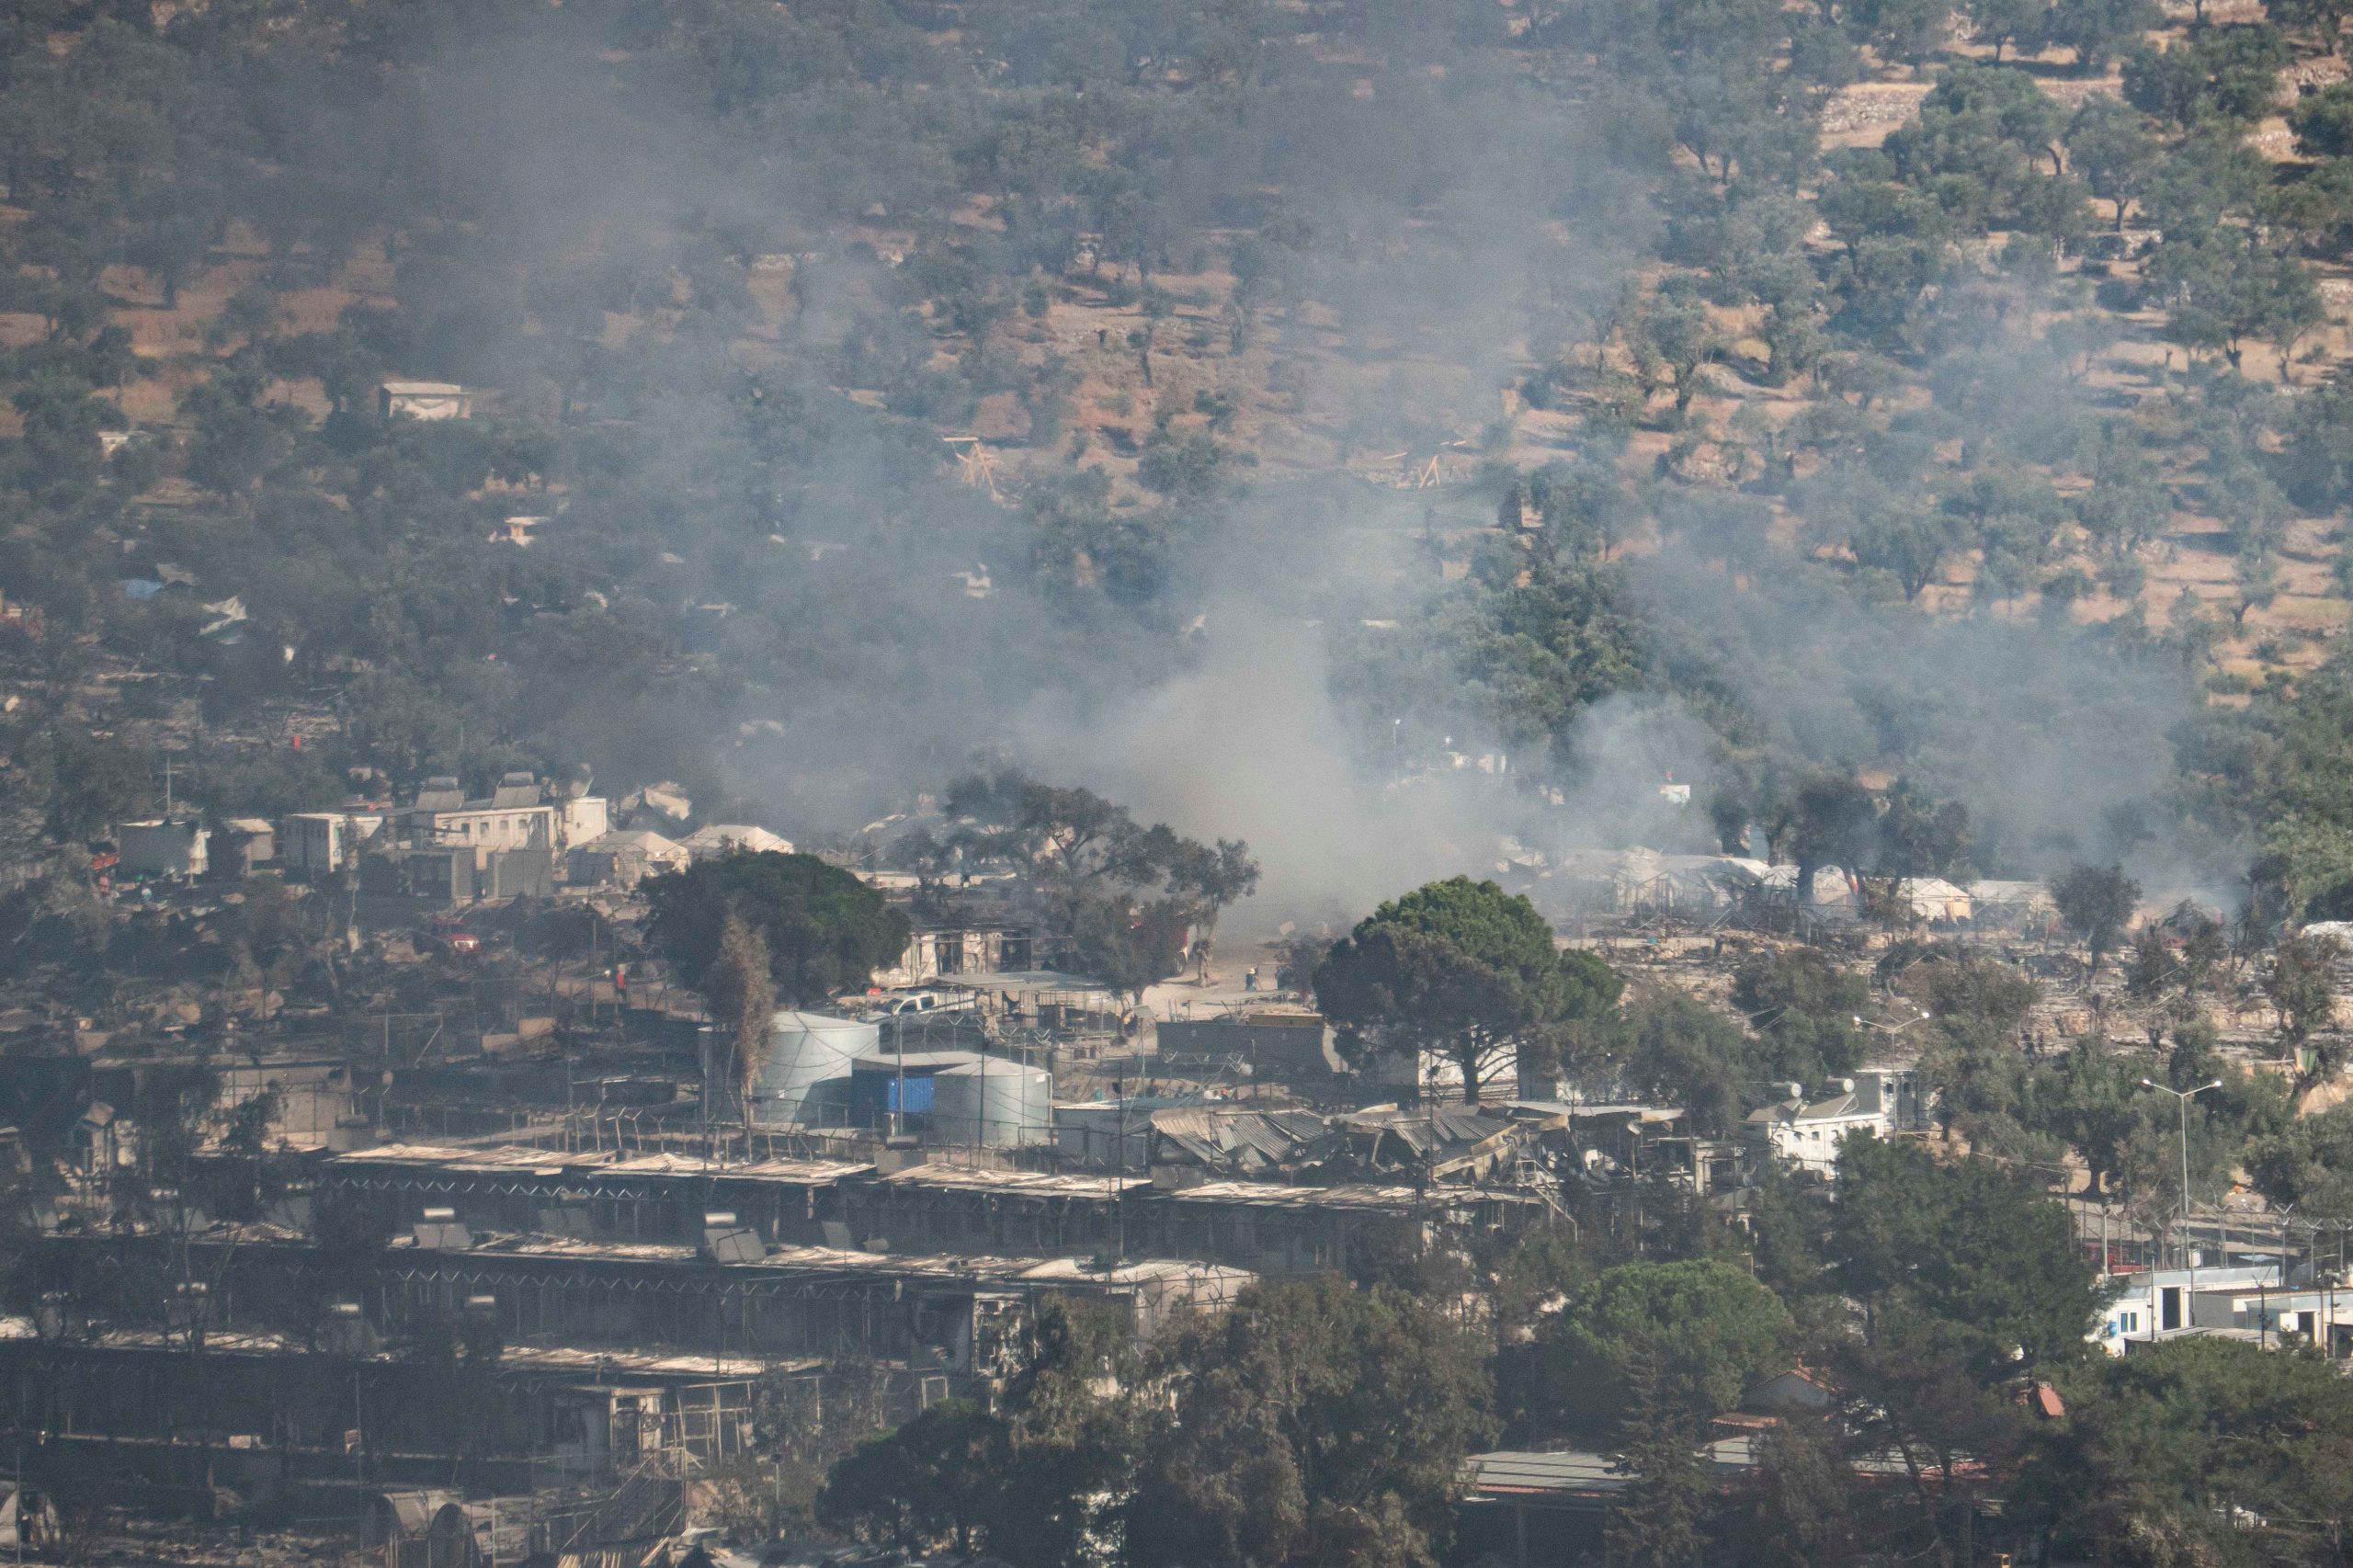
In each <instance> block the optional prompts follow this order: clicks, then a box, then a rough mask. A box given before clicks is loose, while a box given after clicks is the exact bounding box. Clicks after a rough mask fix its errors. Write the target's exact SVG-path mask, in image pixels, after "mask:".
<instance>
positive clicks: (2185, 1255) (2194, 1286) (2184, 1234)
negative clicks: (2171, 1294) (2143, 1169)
mask: <svg viewBox="0 0 2353 1568" xmlns="http://www.w3.org/2000/svg"><path fill="white" fill-rule="evenodd" d="M2141 1086H2142V1087H2143V1088H2144V1089H2154V1090H2156V1091H2157V1092H2158V1093H2160V1094H2166V1095H2171V1096H2173V1097H2174V1098H2175V1099H2176V1100H2177V1101H2178V1102H2179V1103H2180V1106H2181V1261H2182V1264H2183V1266H2184V1267H2187V1268H2188V1270H2189V1291H2188V1293H2189V1295H2190V1297H2191V1298H2192V1299H2193V1300H2194V1299H2195V1298H2196V1297H2197V1295H2198V1255H2197V1253H2195V1252H2193V1251H2192V1250H2190V1245H2189V1102H2190V1101H2191V1100H2194V1099H2196V1098H2197V1097H2198V1096H2200V1095H2202V1094H2204V1093H2205V1092H2206V1091H2207V1090H2209V1089H2219V1088H2221V1087H2222V1080H2221V1079H2220V1078H2216V1079H2214V1080H2212V1081H2211V1082H2210V1083H2204V1084H2200V1085H2198V1086H2197V1087H2196V1088H2194V1089H2169V1088H2167V1087H2165V1085H2163V1084H2160V1083H2158V1082H2157V1081H2156V1080H2155V1079H2154V1078H2143V1079H2142V1080H2141ZM2191 1310H2192V1309H2190V1308H2188V1307H2185V1308H2184V1309H2183V1310H2182V1314H2181V1316H2182V1326H2183V1327H2185V1328H2187V1327H2188V1326H2189V1313H2190V1311H2191Z"/></svg>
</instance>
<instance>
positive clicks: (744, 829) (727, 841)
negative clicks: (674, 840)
mask: <svg viewBox="0 0 2353 1568" xmlns="http://www.w3.org/2000/svg"><path fill="white" fill-rule="evenodd" d="M678 843H679V844H680V846H683V847H684V848H685V849H686V851H687V853H688V854H689V855H691V856H693V857H694V858H696V859H698V860H706V859H709V858H711V857H712V856H715V855H733V854H738V853H742V854H746V855H790V854H791V853H792V840H790V838H786V837H784V836H782V835H779V834H773V833H770V832H769V831H768V830H767V828H764V827H754V826H751V825H750V824H745V823H711V824H707V825H705V826H702V827H699V828H697V829H695V830H694V831H693V832H692V833H690V834H688V835H686V837H684V838H682V839H680V840H678Z"/></svg>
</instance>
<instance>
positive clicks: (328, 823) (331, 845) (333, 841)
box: [278, 812, 384, 880]
mask: <svg viewBox="0 0 2353 1568" xmlns="http://www.w3.org/2000/svg"><path fill="white" fill-rule="evenodd" d="M383 825H384V818H383V816H382V814H381V812H376V813H370V812H295V813H294V814H293V815H292V816H290V817H288V818H287V819H286V828H285V831H284V832H283V833H281V834H279V835H278V853H279V857H280V858H281V859H282V860H283V861H284V862H285V866H286V869H287V870H289V871H290V872H291V873H293V874H294V875H295V876H298V877H304V878H309V879H312V880H316V879H317V878H320V877H331V876H333V875H335V873H336V872H337V871H340V870H342V869H344V868H345V867H346V866H348V865H350V864H351V863H352V862H354V861H355V860H357V859H358V858H359V846H361V845H362V844H364V843H366V842H367V841H368V840H369V839H370V838H373V837H374V836H375V835H377V833H378V832H379V831H381V829H382V827H383Z"/></svg>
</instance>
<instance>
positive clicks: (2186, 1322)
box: [2088, 1263, 2353, 1356]
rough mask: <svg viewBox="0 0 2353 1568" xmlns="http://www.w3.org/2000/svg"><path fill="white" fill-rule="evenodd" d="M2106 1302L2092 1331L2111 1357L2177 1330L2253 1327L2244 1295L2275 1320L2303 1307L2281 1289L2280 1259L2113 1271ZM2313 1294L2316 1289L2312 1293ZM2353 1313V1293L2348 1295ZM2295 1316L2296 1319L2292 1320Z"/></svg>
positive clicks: (2104, 1285) (2104, 1286) (2258, 1312)
mask: <svg viewBox="0 0 2353 1568" xmlns="http://www.w3.org/2000/svg"><path fill="white" fill-rule="evenodd" d="M2102 1292H2103V1296H2104V1301H2105V1304H2104V1305H2103V1306H2102V1307H2101V1309H2100V1322H2099V1326H2098V1327H2097V1328H2096V1329H2094V1330H2093V1331H2092V1333H2091V1334H2090V1335H2088V1337H2089V1338H2090V1340H2091V1342H2092V1343H2093V1344H2095V1345H2097V1346H2099V1347H2100V1348H2101V1349H2103V1350H2105V1351H2107V1352H2108V1353H2109V1355H2111V1356H2121V1355H2123V1354H2124V1352H2125V1350H2126V1349H2127V1347H2129V1346H2132V1345H2135V1344H2140V1345H2146V1344H2149V1343H2151V1342H2153V1341H2155V1340H2159V1339H2170V1338H2172V1337H2174V1336H2175V1335H2183V1334H2194V1333H2198V1332H2200V1331H2201V1330H2202V1331H2206V1332H2212V1331H2214V1330H2216V1329H2227V1328H2240V1327H2252V1326H2254V1324H2253V1323H2252V1322H2249V1321H2239V1320H2242V1319H2245V1313H2243V1312H2234V1310H2233V1309H2234V1305H2235V1304H2236V1302H2237V1301H2238V1300H2239V1299H2240V1298H2247V1299H2249V1300H2250V1301H2253V1302H2255V1303H2256V1308H2257V1310H2256V1316H2258V1317H2263V1318H2266V1319H2271V1320H2274V1321H2272V1323H2271V1326H2272V1328H2273V1329H2274V1330H2276V1328H2277V1326H2278V1323H2277V1321H2276V1319H2277V1315H2278V1313H2279V1312H2289V1313H2293V1312H2295V1311H2297V1310H2299V1309H2298V1308H2296V1307H2295V1306H2294V1304H2293V1303H2291V1302H2290V1301H2287V1300H2286V1292H2284V1291H2282V1290H2281V1288H2280V1282H2279V1266H2278V1265H2277V1264H2270V1263H2261V1264H2245V1265H2241V1266H2238V1267H2232V1268H2200V1269H2197V1270H2195V1271H2194V1277H2193V1271H2192V1270H2190V1269H2187V1268H2151V1269H2144V1270H2143V1271H2141V1272H2139V1273H2136V1274H2113V1275H2110V1276H2109V1278H2107V1279H2106V1280H2105V1281H2103V1283H2102ZM2306 1294H2310V1292H2306ZM2266 1296H2272V1297H2276V1298H2278V1305H2277V1309H2276V1311H2265V1310H2264V1298H2265V1297H2266ZM2346 1305H2347V1311H2348V1312H2353V1292H2347V1302H2346ZM2290 1321H2292V1318H2291V1319H2290Z"/></svg>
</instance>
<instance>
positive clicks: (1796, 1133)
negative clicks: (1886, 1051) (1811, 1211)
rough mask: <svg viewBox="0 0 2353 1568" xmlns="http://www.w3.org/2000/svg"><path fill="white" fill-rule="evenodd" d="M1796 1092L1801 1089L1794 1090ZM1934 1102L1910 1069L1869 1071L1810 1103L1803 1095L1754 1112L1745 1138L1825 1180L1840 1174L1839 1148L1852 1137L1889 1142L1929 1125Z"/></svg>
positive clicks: (1885, 1068) (1748, 1123) (1750, 1115)
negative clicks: (1897, 1135) (1893, 1136)
mask: <svg viewBox="0 0 2353 1568" xmlns="http://www.w3.org/2000/svg"><path fill="white" fill-rule="evenodd" d="M1790 1087H1791V1088H1792V1089H1795V1088H1798V1085H1794V1084H1793V1085H1790ZM1927 1121H1928V1099H1927V1092H1926V1091H1925V1090H1924V1089H1923V1088H1922V1087H1921V1085H1920V1076H1919V1074H1918V1073H1916V1072H1915V1071H1914V1070H1913V1069H1911V1068H1909V1067H1869V1068H1865V1069H1863V1070H1862V1071H1860V1072H1859V1073H1857V1074H1855V1075H1854V1076H1853V1077H1851V1078H1841V1079H1840V1080H1838V1082H1837V1083H1836V1085H1833V1086H1832V1089H1831V1092H1830V1093H1828V1094H1826V1095H1824V1096H1822V1097H1821V1098H1819V1099H1813V1100H1809V1099H1807V1098H1806V1097H1805V1096H1804V1094H1803V1093H1802V1092H1800V1093H1798V1094H1794V1095H1792V1096H1790V1098H1788V1099H1785V1100H1782V1101H1780V1102H1779V1104H1776V1105H1768V1106H1765V1107H1763V1108H1760V1109H1757V1110H1754V1111H1751V1112H1750V1113H1749V1115H1748V1119H1747V1121H1746V1122H1745V1124H1744V1125H1743V1127H1742V1134H1743V1136H1744V1137H1745V1139H1746V1140H1747V1141H1748V1142H1751V1143H1753V1144H1758V1145H1762V1146H1763V1148H1764V1149H1765V1150H1766V1151H1767V1152H1769V1153H1772V1154H1773V1155H1774V1156H1775V1157H1776V1158H1778V1159H1780V1160H1783V1161H1785V1162H1787V1163H1788V1164H1790V1165H1795V1166H1797V1167H1798V1168H1799V1169H1800V1170H1802V1171H1808V1172H1811V1173H1812V1174H1813V1175H1815V1176H1821V1177H1822V1178H1824V1180H1830V1179H1833V1178H1835V1177H1836V1176H1837V1174H1838V1145H1839V1144H1840V1143H1841V1142H1844V1141H1845V1139H1846V1137H1847V1134H1848V1133H1850V1132H1867V1133H1869V1134H1870V1135H1871V1136H1872V1137H1874V1138H1884V1137H1887V1136H1888V1135H1889V1134H1891V1133H1894V1132H1909V1131H1918V1130H1919V1129H1921V1128H1924V1127H1926V1126H1927Z"/></svg>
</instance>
